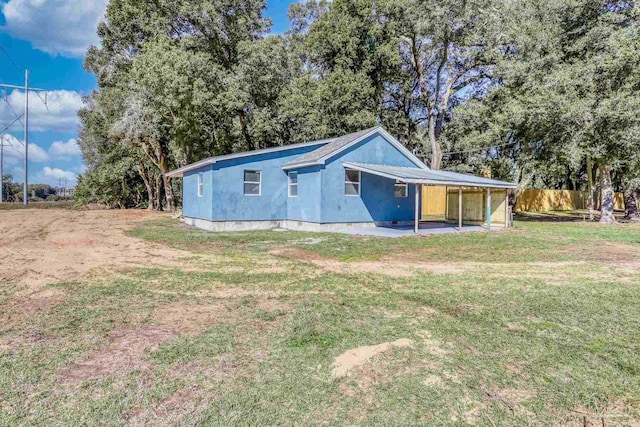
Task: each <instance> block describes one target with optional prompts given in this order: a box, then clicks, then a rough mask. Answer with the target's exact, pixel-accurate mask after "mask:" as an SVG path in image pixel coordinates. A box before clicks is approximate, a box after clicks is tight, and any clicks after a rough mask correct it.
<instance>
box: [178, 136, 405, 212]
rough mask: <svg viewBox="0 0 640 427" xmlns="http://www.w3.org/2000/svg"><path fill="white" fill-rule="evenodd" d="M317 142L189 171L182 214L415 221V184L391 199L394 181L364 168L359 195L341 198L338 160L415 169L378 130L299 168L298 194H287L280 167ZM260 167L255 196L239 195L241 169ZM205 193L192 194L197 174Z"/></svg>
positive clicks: (341, 170) (342, 182) (342, 186)
mask: <svg viewBox="0 0 640 427" xmlns="http://www.w3.org/2000/svg"><path fill="white" fill-rule="evenodd" d="M319 146H320V145H314V146H308V147H300V148H296V149H292V150H283V151H278V152H272V153H265V154H258V155H251V156H246V157H241V158H236V159H230V160H222V161H219V162H217V163H215V164H213V165H208V166H204V167H203V168H200V169H197V170H193V171H188V172H185V173H184V179H183V215H184V216H185V217H189V218H199V219H204V220H210V221H265V220H284V219H289V220H298V221H307V222H315V223H341V222H371V221H409V220H413V219H414V209H415V207H414V206H415V205H414V203H415V199H414V197H415V186H413V185H409V186H408V190H409V191H408V193H409V194H408V197H406V198H396V197H395V195H394V181H393V180H392V179H388V178H383V177H380V176H377V175H372V174H368V173H365V172H363V173H362V174H361V188H360V196H354V197H351V196H345V194H344V173H345V172H344V166H343V164H342V163H343V162H360V163H376V164H385V165H392V166H406V167H416V165H415V164H414V163H413V162H412V161H411V160H409V159H408V158H407V157H406V156H405V155H404V154H403V153H402V152H401V151H400V150H398V149H397V148H396V147H394V146H393V145H392V144H391V143H390V142H388V141H387V140H386V139H384V137H382V136H381V135H380V134H374V135H373V136H371V137H369V138H367V139H365V140H363V141H361V142H359V143H358V144H356V145H355V146H353V147H350V148H349V149H347V150H345V151H343V152H342V153H339V154H338V155H336V156H334V157H333V158H331V159H329V160H328V161H327V162H326V164H325V165H323V166H312V167H306V168H301V169H298V170H297V172H298V196H297V197H288V188H287V185H288V179H287V172H288V171H284V170H282V167H283V166H284V165H285V164H286V163H288V162H290V161H291V160H294V159H296V158H297V157H299V156H301V155H303V154H305V153H307V152H310V151H313V150H315V149H317V148H318V147H319ZM245 170H260V171H262V192H261V195H260V196H245V195H244V183H243V181H244V171H245ZM198 172H204V193H203V196H202V197H198V195H197V174H198Z"/></svg>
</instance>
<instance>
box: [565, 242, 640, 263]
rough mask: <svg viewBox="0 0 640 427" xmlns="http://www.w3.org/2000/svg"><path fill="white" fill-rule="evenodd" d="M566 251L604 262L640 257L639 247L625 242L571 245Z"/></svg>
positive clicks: (572, 254) (580, 256)
mask: <svg viewBox="0 0 640 427" xmlns="http://www.w3.org/2000/svg"><path fill="white" fill-rule="evenodd" d="M564 252H565V253H567V254H569V255H571V256H573V257H577V258H579V259H581V260H585V261H596V262H604V263H619V262H628V261H638V260H639V259H640V253H639V251H638V247H637V246H635V245H626V244H624V243H599V244H597V245H593V244H590V245H588V244H584V243H583V244H578V245H569V246H567V247H566V248H565V249H564Z"/></svg>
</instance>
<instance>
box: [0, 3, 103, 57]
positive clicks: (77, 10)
mask: <svg viewBox="0 0 640 427" xmlns="http://www.w3.org/2000/svg"><path fill="white" fill-rule="evenodd" d="M106 5H107V0H9V1H7V2H6V3H5V4H3V5H2V14H3V15H4V19H5V24H4V26H3V27H2V30H3V31H5V32H6V33H8V34H9V35H11V36H12V37H15V38H18V39H22V40H27V41H29V42H31V44H32V45H33V47H34V48H36V49H38V50H42V51H44V52H47V53H49V54H51V55H63V56H72V57H81V56H84V54H85V53H86V50H87V48H88V47H89V46H90V45H92V44H97V43H98V36H97V35H96V28H97V25H98V23H99V22H100V19H101V18H102V16H103V15H104V11H105V8H106Z"/></svg>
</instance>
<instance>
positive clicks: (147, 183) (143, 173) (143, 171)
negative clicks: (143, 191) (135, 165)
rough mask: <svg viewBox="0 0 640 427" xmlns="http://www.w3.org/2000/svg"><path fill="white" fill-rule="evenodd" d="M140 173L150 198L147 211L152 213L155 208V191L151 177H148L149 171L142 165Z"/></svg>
mask: <svg viewBox="0 0 640 427" xmlns="http://www.w3.org/2000/svg"><path fill="white" fill-rule="evenodd" d="M138 173H139V174H140V177H141V178H142V181H144V186H145V187H146V188H147V196H148V200H149V206H147V209H148V210H150V211H152V210H153V208H154V206H153V189H152V188H151V182H150V181H149V176H148V175H147V170H146V169H145V167H144V165H140V166H139V170H138Z"/></svg>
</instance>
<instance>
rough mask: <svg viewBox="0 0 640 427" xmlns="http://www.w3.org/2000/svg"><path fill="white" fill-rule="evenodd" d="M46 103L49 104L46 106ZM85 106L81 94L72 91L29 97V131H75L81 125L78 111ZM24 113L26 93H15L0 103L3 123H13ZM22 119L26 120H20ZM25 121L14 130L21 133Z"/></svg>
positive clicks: (16, 124)
mask: <svg viewBox="0 0 640 427" xmlns="http://www.w3.org/2000/svg"><path fill="white" fill-rule="evenodd" d="M43 101H46V102H47V103H46V105H45V103H44V102H43ZM82 106H83V102H82V96H81V95H80V93H78V92H75V91H71V90H54V91H49V92H46V95H45V93H44V92H41V93H40V96H39V97H38V95H36V94H35V93H30V94H29V130H30V131H36V132H43V131H48V130H51V131H56V132H75V131H77V129H78V126H79V124H80V119H79V118H78V110H80V109H81V108H82ZM23 112H24V92H23V91H19V90H14V91H13V92H10V93H9V95H8V96H7V98H6V102H0V121H2V122H3V123H10V122H12V121H13V120H14V119H15V118H16V114H17V115H18V116H20V115H21V114H22V113H23ZM21 120H23V119H21ZM21 123H23V122H20V121H18V122H16V123H14V124H13V126H12V127H11V128H12V129H15V130H18V129H21V128H22V124H21Z"/></svg>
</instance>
